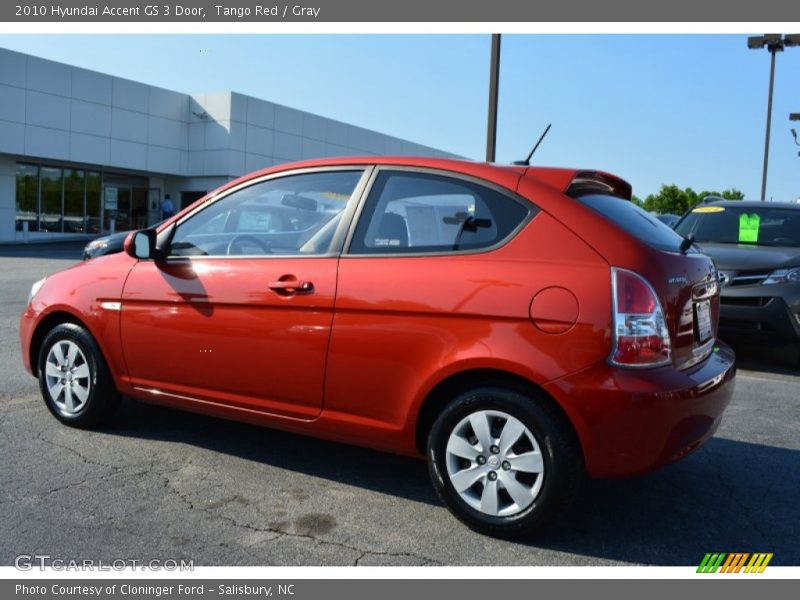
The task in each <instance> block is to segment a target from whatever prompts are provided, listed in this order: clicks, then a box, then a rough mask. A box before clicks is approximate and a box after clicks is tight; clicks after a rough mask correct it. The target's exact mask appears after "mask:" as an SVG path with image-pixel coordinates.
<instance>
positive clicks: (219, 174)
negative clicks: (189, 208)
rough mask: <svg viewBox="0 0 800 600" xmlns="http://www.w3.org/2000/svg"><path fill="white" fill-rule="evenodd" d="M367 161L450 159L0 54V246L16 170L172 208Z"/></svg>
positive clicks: (250, 102) (266, 107)
mask: <svg viewBox="0 0 800 600" xmlns="http://www.w3.org/2000/svg"><path fill="white" fill-rule="evenodd" d="M372 154H398V155H423V156H452V155H449V154H447V153H445V152H442V151H439V150H436V149H434V148H429V147H426V146H422V145H419V144H415V143H413V142H409V141H406V140H402V139H399V138H395V137H391V136H387V135H383V134H381V133H378V132H375V131H370V130H368V129H364V128H361V127H356V126H354V125H349V124H347V123H342V122H340V121H335V120H333V119H328V118H325V117H322V116H319V115H314V114H311V113H307V112H303V111H300V110H297V109H294V108H291V107H288V106H282V105H280V104H275V103H272V102H269V101H266V100H260V99H258V98H252V97H249V96H244V95H242V94H238V93H235V92H229V91H223V92H210V93H204V94H194V95H188V94H181V93H178V92H174V91H171V90H166V89H162V88H157V87H153V86H149V85H146V84H144V83H139V82H136V81H130V80H127V79H122V78H119V77H114V76H112V75H106V74H103V73H97V72H94V71H89V70H86V69H81V68H78V67H73V66H70V65H66V64H62V63H58V62H54V61H50V60H45V59H41V58H37V57H35V56H29V55H26V54H21V53H19V52H13V51H10V50H5V49H3V48H0V241H3V240H9V239H14V232H13V228H14V226H13V221H14V204H15V186H16V179H15V168H16V167H15V165H16V162H17V161H20V162H31V163H39V162H40V161H42V162H52V163H55V164H57V165H61V166H67V165H71V166H78V167H79V168H81V167H85V168H89V169H94V170H102V171H105V172H118V173H128V174H131V175H141V176H145V177H150V178H151V179H150V181H151V183H153V187H157V188H158V189H159V190H161V196H162V197H163V194H165V193H169V194H170V195H171V196H172V198H173V200H174V201H176V202H178V201H179V199H180V192H181V191H193V192H196V191H211V190H212V189H214V188H216V187H218V186H219V185H222V184H223V183H225V182H227V181H230V180H231V179H232V178H235V177H239V176H241V175H244V174H245V173H249V172H252V171H256V170H259V169H263V168H265V167H271V166H274V165H278V164H281V163H285V162H291V161H295V160H301V159H312V158H322V157H330V156H354V155H372ZM154 178H155V179H154ZM9 186H11V187H9ZM9 211H10V212H9ZM9 232H10V235H9ZM52 235H53V234H45V237H47V236H52Z"/></svg>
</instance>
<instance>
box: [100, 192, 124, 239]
mask: <svg viewBox="0 0 800 600" xmlns="http://www.w3.org/2000/svg"><path fill="white" fill-rule="evenodd" d="M103 196H104V201H103V212H104V214H105V217H104V221H105V224H106V229H107V230H108V231H111V227H112V223H113V227H114V231H127V230H128V229H130V219H131V188H129V187H123V186H113V185H107V186H106V187H105V190H104V194H103Z"/></svg>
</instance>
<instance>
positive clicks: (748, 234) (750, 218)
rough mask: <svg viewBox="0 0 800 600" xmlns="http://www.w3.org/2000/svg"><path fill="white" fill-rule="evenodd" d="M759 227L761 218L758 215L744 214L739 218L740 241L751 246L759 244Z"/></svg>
mask: <svg viewBox="0 0 800 600" xmlns="http://www.w3.org/2000/svg"><path fill="white" fill-rule="evenodd" d="M759 225H761V217H759V216H758V215H757V214H752V215H748V214H747V213H744V214H742V215H741V216H740V217H739V241H740V242H745V243H750V244H755V243H757V242H758V227H759Z"/></svg>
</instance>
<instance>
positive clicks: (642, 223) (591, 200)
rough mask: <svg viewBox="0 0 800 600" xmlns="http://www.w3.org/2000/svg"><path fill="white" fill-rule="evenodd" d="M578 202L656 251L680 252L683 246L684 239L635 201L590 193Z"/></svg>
mask: <svg viewBox="0 0 800 600" xmlns="http://www.w3.org/2000/svg"><path fill="white" fill-rule="evenodd" d="M578 200H580V201H581V202H582V203H583V204H585V205H586V206H588V207H589V208H591V209H593V210H595V211H596V212H598V213H600V214H601V215H603V216H604V217H605V218H606V219H608V220H609V221H611V222H612V223H614V224H615V225H617V226H618V227H620V228H621V229H623V230H624V231H626V232H627V233H629V234H630V235H632V236H634V237H636V238H638V239H639V240H641V241H642V242H644V243H645V244H648V245H649V246H652V247H653V248H656V249H658V250H666V251H667V252H678V251H679V249H680V247H681V242H682V241H683V238H681V236H679V235H678V234H677V233H675V232H674V231H673V230H672V229H670V228H669V227H667V226H666V225H664V223H662V222H661V221H659V220H658V219H657V218H656V217H654V216H653V215H651V214H650V213H648V212H647V211H645V210H642V209H641V208H639V207H638V206H636V205H635V204H634V203H633V202H630V201H628V200H622V199H620V198H617V197H616V196H606V195H604V194H587V195H585V196H579V197H578Z"/></svg>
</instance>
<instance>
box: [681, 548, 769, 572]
mask: <svg viewBox="0 0 800 600" xmlns="http://www.w3.org/2000/svg"><path fill="white" fill-rule="evenodd" d="M772 556H773V555H772V553H771V552H769V553H767V552H757V553H755V554H752V555H751V554H750V553H748V552H731V553H724V552H713V553H712V552H709V553H708V554H706V555H705V556H704V557H703V560H702V561H701V563H700V566H699V567H697V572H698V573H716V572H717V570H719V572H720V573H739V572H741V571H742V568H744V572H745V573H763V572H764V569H766V568H767V565H768V564H769V562H770V561H771V560H772ZM748 558H749V559H750V562H747V559H748ZM745 563H747V566H745Z"/></svg>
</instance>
